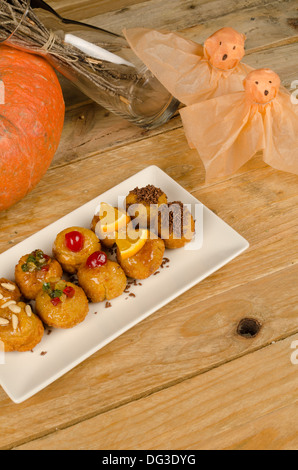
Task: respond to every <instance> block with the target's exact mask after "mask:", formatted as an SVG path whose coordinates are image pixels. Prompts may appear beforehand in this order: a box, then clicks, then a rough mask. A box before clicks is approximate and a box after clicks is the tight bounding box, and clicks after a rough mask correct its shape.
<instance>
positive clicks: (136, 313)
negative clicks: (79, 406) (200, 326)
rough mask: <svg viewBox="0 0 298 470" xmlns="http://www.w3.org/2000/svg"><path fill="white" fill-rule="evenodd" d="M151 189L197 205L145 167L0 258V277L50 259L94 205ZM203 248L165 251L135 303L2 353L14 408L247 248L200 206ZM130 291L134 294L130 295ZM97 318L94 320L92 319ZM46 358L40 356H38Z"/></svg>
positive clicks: (1, 374) (96, 307)
mask: <svg viewBox="0 0 298 470" xmlns="http://www.w3.org/2000/svg"><path fill="white" fill-rule="evenodd" d="M147 184H153V185H155V186H157V187H160V188H162V190H163V191H164V192H165V193H166V194H167V195H168V197H169V200H170V201H182V202H183V203H185V204H191V205H192V207H195V205H196V204H199V205H201V204H200V203H199V201H198V200H197V199H195V198H194V197H193V196H192V195H191V194H190V193H188V192H187V191H186V190H185V189H183V188H182V187H181V186H180V185H179V184H177V183H176V182H175V181H174V180H173V179H172V178H170V177H169V176H168V175H167V174H166V173H164V172H163V171H162V170H160V168H158V167H156V166H150V167H148V168H146V169H145V170H143V171H141V172H140V173H138V174H136V175H135V176H132V177H131V178H129V179H128V180H126V181H124V182H123V183H121V184H119V185H118V186H116V187H115V188H113V189H110V190H109V191H107V192H106V193H104V194H102V195H101V196H99V197H97V198H96V199H94V200H93V201H90V202H89V203H88V204H85V205H84V206H82V207H80V208H79V209H77V210H75V211H74V212H72V213H70V214H69V215H67V216H65V217H63V218H62V219H60V220H58V221H57V222H55V223H54V224H52V225H50V226H48V227H46V228H45V229H43V230H41V231H40V232H38V233H36V234H35V235H33V236H31V237H30V238H28V239H27V240H25V241H23V242H22V243H20V244H18V245H16V246H15V247H13V248H11V249H10V250H8V251H7V252H5V253H3V254H1V255H0V277H5V278H8V279H11V280H13V279H14V267H15V265H16V264H17V262H18V260H19V259H20V258H21V256H22V255H24V254H27V253H30V252H31V251H33V250H35V249H37V248H40V249H42V250H44V251H45V252H46V253H48V254H51V252H52V245H53V242H54V239H55V238H56V235H57V234H58V233H59V232H60V231H62V230H64V229H65V228H68V227H71V226H81V227H86V228H89V227H90V222H91V220H92V218H93V215H94V213H95V209H96V207H97V206H98V204H99V203H100V202H107V203H109V204H112V205H115V206H116V205H117V204H118V197H119V196H126V195H127V194H128V193H129V191H130V190H132V189H134V188H135V187H136V186H139V187H142V186H146V185H147ZM201 209H202V210H201V212H199V213H201V218H203V220H197V222H198V226H200V227H202V223H203V232H204V233H203V235H204V238H203V245H202V247H201V248H200V249H190V248H195V246H193V247H191V246H190V245H188V249H187V250H185V249H180V250H175V251H167V252H166V254H165V256H166V257H168V258H169V259H170V260H171V263H170V268H169V269H165V268H164V269H162V270H161V272H160V274H159V275H158V276H152V277H151V278H149V279H147V280H146V281H142V287H139V286H138V287H133V288H132V290H131V292H135V294H136V297H135V298H134V297H129V299H128V300H126V297H127V296H125V294H124V296H122V297H119V298H118V299H115V300H113V301H112V308H108V309H106V308H105V303H103V304H90V313H89V315H88V317H87V319H86V320H85V321H84V323H82V324H81V325H78V326H77V327H75V328H73V329H72V330H53V332H52V334H51V335H45V336H44V338H43V340H42V342H41V343H40V345H38V346H37V347H36V348H35V350H34V352H33V353H32V352H28V353H17V352H15V353H7V354H6V355H5V364H3V365H0V384H1V386H2V387H3V389H4V390H5V391H6V393H7V394H8V395H9V397H10V398H11V399H12V400H13V401H14V402H15V403H21V402H23V401H25V400H27V399H28V398H30V397H32V396H33V395H35V394H36V393H37V392H39V391H40V390H42V389H43V388H45V387H46V386H48V385H49V384H51V383H52V382H54V381H55V380H57V379H58V378H59V377H61V376H62V375H64V374H65V373H66V372H68V371H69V370H71V369H73V368H74V367H75V366H77V365H78V364H80V363H81V362H82V361H84V360H85V359H86V358H88V357H89V356H91V355H92V354H94V353H95V352H96V351H98V350H99V349H101V348H103V347H104V346H105V345H107V344H108V343H110V342H111V341H113V340H114V339H115V338H117V337H118V336H120V335H121V334H123V333H124V332H125V331H127V330H129V329H130V328H132V327H133V326H135V325H136V324H137V323H139V322H141V321H142V320H144V319H145V318H146V317H148V316H149V315H151V314H152V313H154V312H156V311H157V310H158V309H160V308H161V307H163V306H164V305H166V304H167V303H169V302H171V301H172V300H173V299H175V298H176V297H178V296H179V295H181V294H182V293H184V292H185V291H187V290H188V289H190V288H191V287H193V286H194V285H196V284H197V283H199V282H200V281H202V280H203V279H205V278H206V277H208V276H210V275H211V274H212V273H214V272H215V271H217V270H218V269H220V268H221V267H222V266H224V265H225V264H227V263H228V262H230V261H231V260H232V259H234V258H235V257H237V256H238V255H239V254H241V253H242V252H243V251H245V250H246V249H247V248H248V247H249V244H248V242H247V241H246V240H245V239H244V238H242V237H241V236H240V235H239V234H238V233H236V232H235V231H234V230H233V229H232V228H231V227H229V226H228V225H227V224H226V223H225V222H223V221H222V220H221V219H219V218H218V217H217V216H216V215H215V214H214V213H213V212H211V211H210V210H209V209H207V208H206V207H205V206H203V207H202V205H201ZM134 289H135V290H134ZM95 312H97V315H95V314H94V313H95ZM43 351H45V352H47V354H46V355H41V352H43Z"/></svg>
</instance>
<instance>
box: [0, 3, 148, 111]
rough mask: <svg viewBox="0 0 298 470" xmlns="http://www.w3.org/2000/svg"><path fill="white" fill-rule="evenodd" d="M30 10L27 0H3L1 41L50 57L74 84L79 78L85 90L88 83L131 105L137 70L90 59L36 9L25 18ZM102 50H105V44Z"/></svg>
mask: <svg viewBox="0 0 298 470" xmlns="http://www.w3.org/2000/svg"><path fill="white" fill-rule="evenodd" d="M26 7H27V2H26V1H25V0H10V2H9V3H8V2H7V1H4V0H0V19H1V23H0V25H1V28H0V41H2V42H4V41H6V40H7V38H9V40H8V41H7V44H9V45H11V46H13V47H16V48H20V49H23V50H28V51H30V52H33V53H36V54H38V55H42V56H46V57H47V60H48V61H49V62H51V63H52V65H53V66H54V67H56V68H57V69H58V70H60V71H61V72H62V73H63V74H64V75H65V76H66V77H68V78H71V79H72V80H73V81H76V80H75V79H76V77H77V81H78V82H79V84H80V85H81V88H82V83H83V88H84V83H85V87H86V89H87V88H88V85H89V87H90V82H92V83H93V84H94V85H95V86H96V87H97V88H98V93H99V94H100V92H104V93H105V94H106V93H107V94H109V95H110V96H112V97H115V96H117V97H119V99H120V100H121V101H122V102H124V103H128V104H129V103H130V100H131V97H130V96H128V92H127V90H128V89H129V87H128V83H127V82H128V81H131V82H133V81H135V80H137V79H139V78H140V77H139V76H138V74H137V72H136V70H135V69H134V68H133V67H129V66H127V65H116V64H113V63H111V62H107V61H104V60H97V59H94V58H93V57H88V56H87V55H86V54H85V53H84V52H81V51H80V50H79V49H77V48H76V47H74V46H72V45H71V44H68V43H66V42H64V41H63V39H61V38H60V37H59V36H58V35H56V34H55V33H54V32H53V31H50V30H48V29H47V28H46V27H45V25H44V24H43V23H42V22H41V21H40V20H39V18H38V17H37V15H36V14H35V12H34V10H33V9H31V8H29V11H28V13H27V15H26V16H25V17H24V18H23V15H24V12H25V10H26ZM22 18H23V20H22ZM16 28H17V29H16ZM101 47H104V44H102V45H101ZM83 91H84V90H83ZM123 98H124V100H123ZM106 99H107V97H106V96H105V100H106Z"/></svg>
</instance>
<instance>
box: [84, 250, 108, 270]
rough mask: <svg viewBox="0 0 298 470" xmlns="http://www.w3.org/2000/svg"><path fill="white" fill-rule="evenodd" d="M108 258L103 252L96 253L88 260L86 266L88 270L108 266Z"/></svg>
mask: <svg viewBox="0 0 298 470" xmlns="http://www.w3.org/2000/svg"><path fill="white" fill-rule="evenodd" d="M107 261H108V257H107V255H106V254H105V253H104V252H103V251H96V252H95V253H93V254H92V255H91V256H89V258H88V259H87V262H86V265H87V266H88V268H90V269H92V268H99V267H101V266H104V265H105V264H107Z"/></svg>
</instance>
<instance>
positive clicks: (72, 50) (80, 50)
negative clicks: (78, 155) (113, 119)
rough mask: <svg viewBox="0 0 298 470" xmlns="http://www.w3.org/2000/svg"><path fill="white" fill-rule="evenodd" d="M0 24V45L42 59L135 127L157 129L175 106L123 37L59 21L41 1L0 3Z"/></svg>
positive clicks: (170, 114)
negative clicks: (40, 56)
mask: <svg viewBox="0 0 298 470" xmlns="http://www.w3.org/2000/svg"><path fill="white" fill-rule="evenodd" d="M0 21H1V30H0V41H1V42H3V43H5V44H7V45H9V46H12V47H15V48H18V49H21V50H24V51H26V52H31V53H34V54H38V55H42V56H44V57H45V58H46V59H47V60H48V62H50V63H51V65H52V66H53V67H54V68H56V69H57V70H58V71H59V72H60V73H61V74H62V75H64V76H65V77H66V78H68V79H69V80H70V81H71V82H73V83H74V84H75V85H76V86H77V87H78V88H79V89H80V90H81V91H82V92H83V93H84V94H86V95H87V96H88V97H90V98H91V99H92V100H94V101H95V102H97V103H98V104H100V105H101V106H103V107H104V108H106V109H108V110H109V111H111V112H113V113H115V114H118V115H120V116H121V117H123V118H125V119H127V120H129V121H130V122H133V123H134V124H136V125H138V126H140V127H143V128H146V129H153V128H156V127H158V126H161V125H162V124H164V123H166V122H167V121H168V120H169V119H170V118H171V117H172V116H173V115H174V114H175V112H176V111H177V109H178V107H179V104H180V103H179V101H178V100H176V99H175V98H173V96H172V95H171V94H170V93H169V92H168V91H167V90H166V89H165V88H164V86H163V85H162V84H161V83H160V82H159V81H158V80H157V78H155V77H154V75H153V74H152V73H151V72H150V71H149V70H148V69H147V67H146V66H145V65H144V64H143V63H142V62H141V61H140V60H139V59H138V57H137V56H136V55H135V54H134V52H133V51H132V50H131V48H130V47H129V45H128V43H127V41H126V40H125V38H124V37H122V36H119V35H117V34H114V33H111V32H108V31H105V30H103V29H101V28H97V27H95V26H90V25H87V24H84V23H80V22H77V21H72V20H67V19H65V18H62V17H61V16H60V15H59V14H58V13H56V12H55V11H54V10H53V9H52V8H51V7H50V6H49V5H47V4H46V3H45V2H44V1H43V0H6V1H4V0H0Z"/></svg>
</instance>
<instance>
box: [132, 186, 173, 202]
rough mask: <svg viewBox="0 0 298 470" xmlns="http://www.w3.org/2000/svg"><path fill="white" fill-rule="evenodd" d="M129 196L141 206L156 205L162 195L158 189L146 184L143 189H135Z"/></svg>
mask: <svg viewBox="0 0 298 470" xmlns="http://www.w3.org/2000/svg"><path fill="white" fill-rule="evenodd" d="M129 194H133V195H134V196H136V201H137V203H139V204H141V203H143V204H146V205H150V204H158V200H159V198H160V197H161V196H162V195H163V194H164V192H163V191H162V190H161V189H160V188H156V187H155V186H153V185H152V184H148V186H146V187H145V188H135V189H134V190H133V191H130V193H129Z"/></svg>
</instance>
